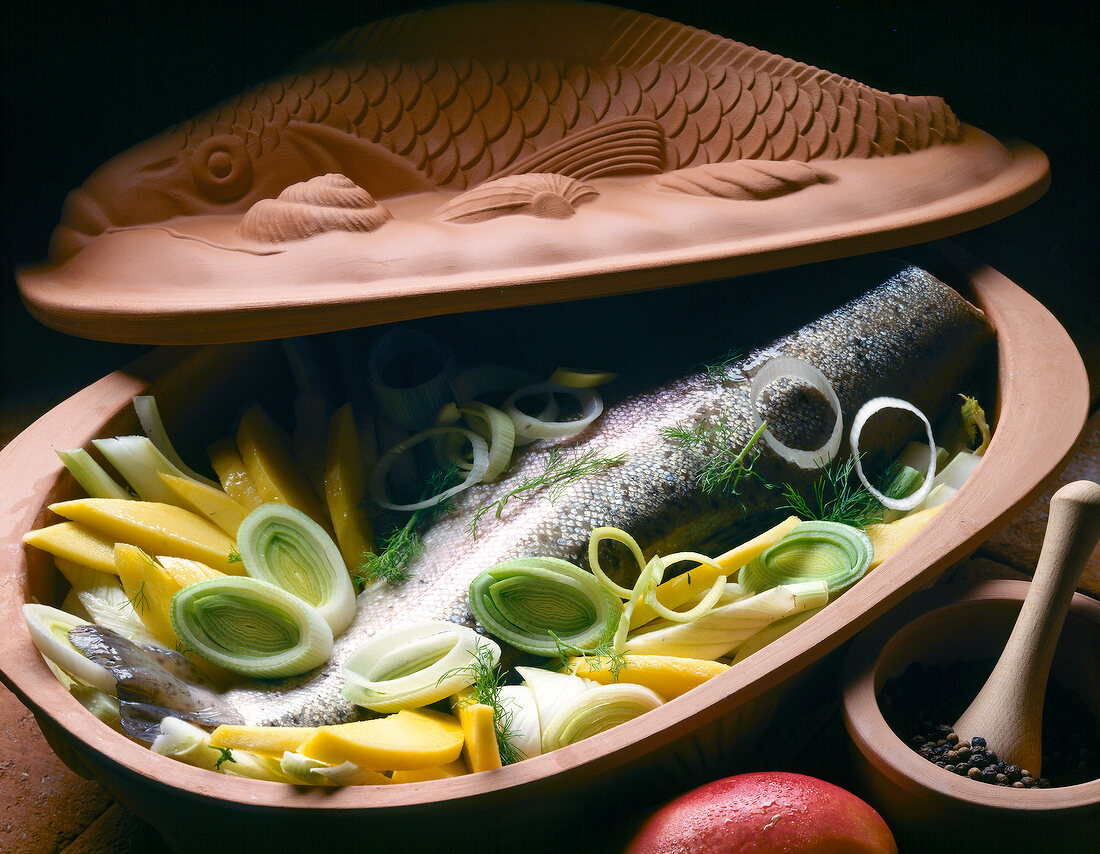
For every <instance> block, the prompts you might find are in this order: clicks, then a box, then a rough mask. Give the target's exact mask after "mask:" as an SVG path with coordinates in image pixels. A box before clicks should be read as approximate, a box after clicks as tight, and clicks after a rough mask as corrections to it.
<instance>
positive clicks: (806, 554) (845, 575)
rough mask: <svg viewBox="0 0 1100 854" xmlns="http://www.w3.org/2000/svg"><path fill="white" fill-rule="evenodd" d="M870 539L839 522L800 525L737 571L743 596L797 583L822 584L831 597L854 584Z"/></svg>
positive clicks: (866, 556)
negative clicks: (812, 582)
mask: <svg viewBox="0 0 1100 854" xmlns="http://www.w3.org/2000/svg"><path fill="white" fill-rule="evenodd" d="M874 551H875V549H874V546H873V545H872V544H871V538H870V537H868V536H867V534H865V533H864V532H863V531H862V530H860V529H859V528H853V527H852V526H851V525H842V524H841V523H839V522H800V523H799V524H798V525H797V526H796V527H795V529H794V530H793V531H791V533H789V534H787V536H785V537H784V538H783V539H781V540H780V541H779V542H778V543H776V544H775V545H774V546H771V547H770V548H768V549H765V550H764V552H762V553H761V554H760V555H758V556H757V557H755V558H753V559H752V560H750V561H749V562H748V563H747V564H745V565H744V566H743V567H741V569H740V570H739V571H738V574H737V583H738V584H740V585H741V587H743V588H744V590H745V591H746V592H747V593H754V594H755V593H762V592H764V591H765V590H768V589H769V588H772V587H779V586H781V585H789V584H797V583H798V582H801V581H824V582H825V583H826V584H827V585H828V587H829V596H830V597H832V596H834V595H836V594H837V593H839V592H840V591H842V590H845V589H847V588H848V587H850V586H852V585H853V584H855V583H856V582H857V581H859V579H860V578H862V577H863V576H864V574H865V573H866V572H867V567H868V566H870V564H871V558H872V557H874Z"/></svg>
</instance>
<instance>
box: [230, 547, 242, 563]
mask: <svg viewBox="0 0 1100 854" xmlns="http://www.w3.org/2000/svg"><path fill="white" fill-rule="evenodd" d="M242 560H244V558H242V557H241V553H240V552H239V551H237V550H236V549H230V550H229V557H228V561H229V563H240V562H241V561H242Z"/></svg>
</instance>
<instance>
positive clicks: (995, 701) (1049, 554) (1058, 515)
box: [955, 480, 1100, 777]
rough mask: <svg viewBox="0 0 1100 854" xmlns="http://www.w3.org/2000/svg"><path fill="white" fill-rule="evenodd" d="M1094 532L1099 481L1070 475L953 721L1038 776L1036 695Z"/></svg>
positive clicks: (1098, 534) (1098, 520) (1099, 527)
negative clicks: (1016, 611) (985, 670)
mask: <svg viewBox="0 0 1100 854" xmlns="http://www.w3.org/2000/svg"><path fill="white" fill-rule="evenodd" d="M1098 539H1100V485H1098V484H1095V483H1092V482H1091V481H1087V480H1079V481H1076V482H1074V483H1069V484H1066V485H1065V486H1063V487H1062V488H1061V489H1059V490H1058V491H1057V492H1055V493H1054V496H1053V497H1052V498H1051V500H1050V512H1049V514H1048V519H1047V529H1046V534H1045V535H1044V537H1043V547H1042V550H1041V551H1040V553H1039V561H1038V564H1037V565H1036V567H1035V574H1034V576H1033V577H1032V581H1031V586H1030V588H1029V589H1028V592H1027V596H1026V597H1025V598H1024V603H1023V607H1022V608H1021V609H1020V616H1019V617H1018V618H1017V619H1016V625H1015V626H1014V627H1013V629H1012V634H1011V635H1010V636H1009V638H1008V642H1007V643H1006V644H1005V648H1004V652H1002V653H1001V657H1000V658H999V659H998V660H997V665H996V667H994V668H993V672H992V673H991V674H990V676H989V680H988V681H987V682H986V683H985V685H984V686H983V687H982V690H981V691H980V692H978V696H977V697H976V698H975V699H974V702H972V703H971V704H970V708H968V709H967V710H966V711H965V712H963V714H962V717H960V718H959V720H958V722H957V723H956V724H955V733H956V734H957V735H958V736H959V740H960V741H969V740H970V739H972V738H974V737H975V736H982V737H984V738H985V740H986V748H987V749H988V750H992V751H993V752H994V753H996V754H997V756H998V757H999V758H1000V759H1003V760H1004V761H1005V762H1006V763H1012V764H1016V765H1019V766H1020V767H1021V768H1023V769H1026V770H1027V771H1029V772H1030V773H1031V775H1032V776H1033V777H1038V776H1039V774H1040V773H1041V772H1040V763H1041V761H1042V723H1043V696H1044V694H1045V693H1046V685H1047V674H1048V673H1049V672H1050V664H1051V660H1052V659H1053V658H1054V648H1055V647H1056V646H1057V644H1058V636H1059V635H1060V634H1061V632H1062V624H1063V623H1064V622H1065V618H1066V613H1067V612H1068V611H1069V604H1070V600H1071V599H1072V598H1073V592H1074V590H1075V589H1076V587H1077V581H1078V579H1079V578H1080V577H1081V571H1082V570H1083V569H1084V567H1085V563H1086V562H1087V561H1088V559H1089V556H1090V555H1091V554H1092V550H1093V549H1094V548H1095V547H1096V543H1097V540H1098Z"/></svg>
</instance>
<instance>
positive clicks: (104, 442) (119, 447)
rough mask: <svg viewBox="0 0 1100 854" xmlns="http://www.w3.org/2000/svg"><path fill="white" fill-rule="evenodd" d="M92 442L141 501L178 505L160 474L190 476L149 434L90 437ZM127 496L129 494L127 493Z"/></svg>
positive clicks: (173, 494)
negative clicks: (158, 446) (169, 457)
mask: <svg viewBox="0 0 1100 854" xmlns="http://www.w3.org/2000/svg"><path fill="white" fill-rule="evenodd" d="M92 444H93V445H94V446H95V447H96V449H97V450H98V451H99V452H100V453H101V454H103V456H104V457H106V459H107V462H109V463H110V464H111V465H112V466H114V467H115V468H116V469H117V470H118V472H119V474H121V475H122V476H123V477H124V478H126V481H127V482H128V483H129V484H130V486H132V487H133V488H134V491H135V492H136V493H137V494H138V497H139V498H141V499H142V500H144V501H157V502H160V503H161V504H175V505H178V504H179V499H178V498H177V497H176V494H175V493H174V492H172V490H170V489H169V488H168V487H167V486H166V485H165V484H164V481H162V480H161V479H160V473H161V472H163V473H165V474H171V475H175V476H176V477H189V475H188V474H186V473H185V472H183V471H181V470H180V469H179V468H178V467H177V466H176V465H175V464H174V463H173V462H172V461H171V460H169V459H168V457H166V456H165V455H164V454H163V453H162V452H161V451H160V449H158V448H157V446H156V445H154V444H153V441H152V440H151V439H150V438H149V437H148V436H115V437H113V438H110V439H92ZM127 497H129V496H127Z"/></svg>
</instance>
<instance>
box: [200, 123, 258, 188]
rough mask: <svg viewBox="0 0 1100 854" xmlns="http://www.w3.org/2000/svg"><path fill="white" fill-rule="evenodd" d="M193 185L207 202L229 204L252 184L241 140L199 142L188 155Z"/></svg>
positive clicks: (221, 138) (249, 162)
mask: <svg viewBox="0 0 1100 854" xmlns="http://www.w3.org/2000/svg"><path fill="white" fill-rule="evenodd" d="M191 172H192V174H193V175H194V178H195V183H196V184H197V185H198V186H199V188H200V189H201V190H202V191H203V192H204V193H206V194H207V195H208V196H209V197H210V198H211V199H214V200H215V201H218V202H231V201H233V200H234V199H238V198H240V197H241V196H242V195H244V193H245V191H246V190H247V189H248V188H249V186H251V184H252V158H251V157H250V156H249V154H248V148H247V146H245V144H244V141H243V140H242V139H241V138H240V137H237V136H233V135H232V134H221V135H219V136H212V137H210V138H208V139H205V140H203V141H202V142H201V143H200V144H199V146H198V147H197V148H196V149H195V153H194V154H193V155H192V156H191Z"/></svg>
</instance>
